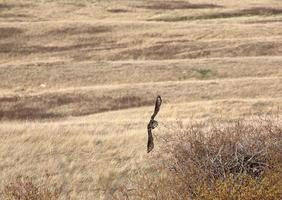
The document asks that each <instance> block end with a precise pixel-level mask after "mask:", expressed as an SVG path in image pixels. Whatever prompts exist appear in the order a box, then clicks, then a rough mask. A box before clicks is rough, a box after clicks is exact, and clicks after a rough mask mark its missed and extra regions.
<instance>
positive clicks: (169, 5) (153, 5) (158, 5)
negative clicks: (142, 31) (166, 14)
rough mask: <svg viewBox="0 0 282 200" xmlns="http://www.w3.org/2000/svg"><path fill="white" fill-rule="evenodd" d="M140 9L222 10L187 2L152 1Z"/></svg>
mask: <svg viewBox="0 0 282 200" xmlns="http://www.w3.org/2000/svg"><path fill="white" fill-rule="evenodd" d="M138 7H139V8H146V9H154V10H159V9H160V10H174V9H208V8H209V9H211V8H222V6H220V5H216V4H204V3H202V4H201V3H199V4H197V3H189V2H187V1H150V2H148V5H142V6H138Z"/></svg>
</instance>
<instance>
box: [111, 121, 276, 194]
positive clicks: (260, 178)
mask: <svg viewBox="0 0 282 200" xmlns="http://www.w3.org/2000/svg"><path fill="white" fill-rule="evenodd" d="M168 130H169V134H168V136H164V137H161V138H159V142H160V141H162V148H161V150H160V151H159V153H158V155H157V156H156V159H158V162H159V163H161V164H157V166H158V169H152V171H155V173H157V174H155V175H154V173H152V174H151V175H143V176H141V177H139V179H138V181H136V180H133V181H132V182H131V186H130V188H129V190H127V189H128V188H127V187H121V189H120V190H119V192H117V193H116V195H117V196H116V197H117V198H120V197H121V196H123V197H125V196H127V197H131V198H132V199H187V198H192V199H205V200H207V199H230V198H232V199H233V198H234V199H244V200H247V199H280V198H281V197H282V187H281V186H282V181H281V180H282V179H281V178H282V171H281V166H282V156H281V155H282V151H281V145H282V127H281V121H279V120H278V121H276V119H275V118H272V119H271V118H269V119H265V118H264V119H256V120H253V121H248V120H246V121H245V120H240V121H236V122H231V123H230V122H229V123H227V124H225V123H224V122H216V123H196V124H192V125H189V126H188V127H185V126H183V124H182V123H178V125H176V126H175V127H170V128H169V129H168ZM162 170H164V171H165V172H166V173H163V172H162ZM119 195H121V196H119ZM124 195H125V196H124ZM227 197H228V198H227ZM121 199H122V197H121Z"/></svg>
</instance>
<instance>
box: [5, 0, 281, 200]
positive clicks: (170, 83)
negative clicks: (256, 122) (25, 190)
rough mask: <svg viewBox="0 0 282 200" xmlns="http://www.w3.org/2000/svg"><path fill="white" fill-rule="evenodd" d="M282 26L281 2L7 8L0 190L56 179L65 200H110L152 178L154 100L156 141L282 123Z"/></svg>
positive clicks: (106, 2)
mask: <svg viewBox="0 0 282 200" xmlns="http://www.w3.org/2000/svg"><path fill="white" fill-rule="evenodd" d="M281 26H282V2H281V1H277V0H248V1H242V0H240V1H238V0H236V1H235V0H218V1H213V0H200V1H196V0H191V1H187V0H183V1H174V0H170V1H152V0H123V1H114V0H103V1H102V0H57V1H55V0H41V1H32V0H24V1H16V0H9V1H5V0H2V1H0V80H1V81H0V121H1V122H0V134H1V137H0V169H1V170H0V189H1V191H2V189H3V187H4V185H7V183H9V182H10V181H11V180H13V179H15V178H16V177H17V176H19V175H22V176H30V177H31V178H32V179H33V180H35V182H40V181H41V179H42V177H43V176H44V174H46V173H48V179H50V180H49V181H50V184H51V185H53V184H55V183H56V184H58V185H62V198H63V199H93V198H95V199H109V198H110V197H109V194H110V193H113V192H114V191H115V190H116V188H117V187H118V186H119V185H121V184H123V183H124V182H125V181H126V179H127V178H128V177H130V176H132V175H136V174H138V173H141V172H143V171H146V172H152V171H153V170H152V169H153V167H154V163H152V160H155V157H154V156H155V155H156V154H157V152H156V151H154V152H152V154H147V153H146V142H147V132H146V131H147V130H146V125H147V122H148V120H149V117H150V115H151V113H152V111H153V105H154V100H155V97H156V96H157V95H161V96H162V98H163V105H162V108H161V111H160V113H159V115H158V121H159V123H160V126H159V127H158V128H157V129H156V131H155V133H156V135H157V136H158V135H162V134H163V133H164V132H168V126H170V125H171V124H173V123H175V122H178V121H181V122H183V123H184V124H185V123H191V122H195V121H197V122H198V121H211V120H218V119H220V120H224V121H228V120H236V119H241V118H244V119H246V118H247V119H249V118H252V117H253V116H256V115H268V114H273V113H275V114H277V115H280V113H281V111H280V108H281V106H282V28H281ZM171 134H173V133H171ZM157 141H158V139H157ZM156 150H158V144H156ZM0 198H1V196H0Z"/></svg>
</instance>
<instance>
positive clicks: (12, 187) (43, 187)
mask: <svg viewBox="0 0 282 200" xmlns="http://www.w3.org/2000/svg"><path fill="white" fill-rule="evenodd" d="M47 180H48V178H47V176H46V183H41V184H36V183H34V181H33V180H32V178H30V177H21V176H19V177H17V178H16V179H15V180H14V181H13V182H11V183H9V184H7V185H5V187H4V191H3V196H2V197H4V199H5V200H58V199H59V197H60V195H61V192H62V191H61V188H60V187H58V186H50V185H48V184H47ZM0 194H1V193H0Z"/></svg>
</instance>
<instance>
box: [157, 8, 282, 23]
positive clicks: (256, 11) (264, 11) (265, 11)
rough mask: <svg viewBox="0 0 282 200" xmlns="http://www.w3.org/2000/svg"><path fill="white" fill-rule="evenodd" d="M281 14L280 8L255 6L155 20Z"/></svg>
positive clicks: (170, 20)
mask: <svg viewBox="0 0 282 200" xmlns="http://www.w3.org/2000/svg"><path fill="white" fill-rule="evenodd" d="M281 14H282V9H281V8H268V7H255V8H248V9H242V10H238V11H231V12H230V11H229V12H218V13H214V14H205V15H197V16H180V17H171V18H160V19H156V20H157V21H166V22H176V21H188V20H207V19H224V18H232V17H250V16H273V15H281ZM154 20H155V19H154Z"/></svg>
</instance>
